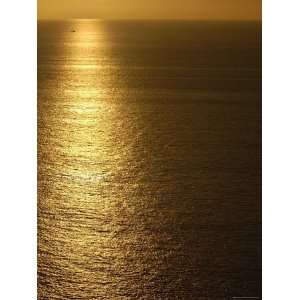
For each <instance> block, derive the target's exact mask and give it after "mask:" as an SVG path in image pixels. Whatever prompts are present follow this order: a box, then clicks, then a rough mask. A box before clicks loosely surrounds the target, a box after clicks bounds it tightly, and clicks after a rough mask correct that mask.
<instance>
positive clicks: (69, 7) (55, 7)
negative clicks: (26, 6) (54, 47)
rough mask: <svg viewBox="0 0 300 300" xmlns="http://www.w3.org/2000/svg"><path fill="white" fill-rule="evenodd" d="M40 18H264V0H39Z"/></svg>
mask: <svg viewBox="0 0 300 300" xmlns="http://www.w3.org/2000/svg"><path fill="white" fill-rule="evenodd" d="M38 18H39V19H65V18H99V19H221V20H222V19H223V20H224V19H226V20H232V19H234V20H241V19H242V20H253V19H260V18H261V0H38Z"/></svg>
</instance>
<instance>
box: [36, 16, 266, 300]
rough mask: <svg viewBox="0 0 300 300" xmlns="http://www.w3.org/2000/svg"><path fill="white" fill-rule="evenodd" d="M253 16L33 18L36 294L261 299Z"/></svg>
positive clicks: (257, 51)
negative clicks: (228, 18)
mask: <svg viewBox="0 0 300 300" xmlns="http://www.w3.org/2000/svg"><path fill="white" fill-rule="evenodd" d="M260 26H261V25H260V24H259V23H247V22H241V23H238V22H231V23H230V22H227V23H226V22H183V21H182V22H179V21H178V22H175V21H165V22H163V21H118V22H117V21H114V22H112V21H110V22H103V21H97V20H70V21H47V22H46V21H41V22H39V23H38V299H39V300H42V299H63V300H68V299H78V300H80V299H86V300H92V299H113V300H118V299H120V300H121V299H122V300H123V299H124V300H125V299H149V300H150V299H151V300H152V299H170V300H173V299H195V300H196V299H197V300H219V299H220V300H221V299H232V297H256V299H260V296H261V27H260Z"/></svg>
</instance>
